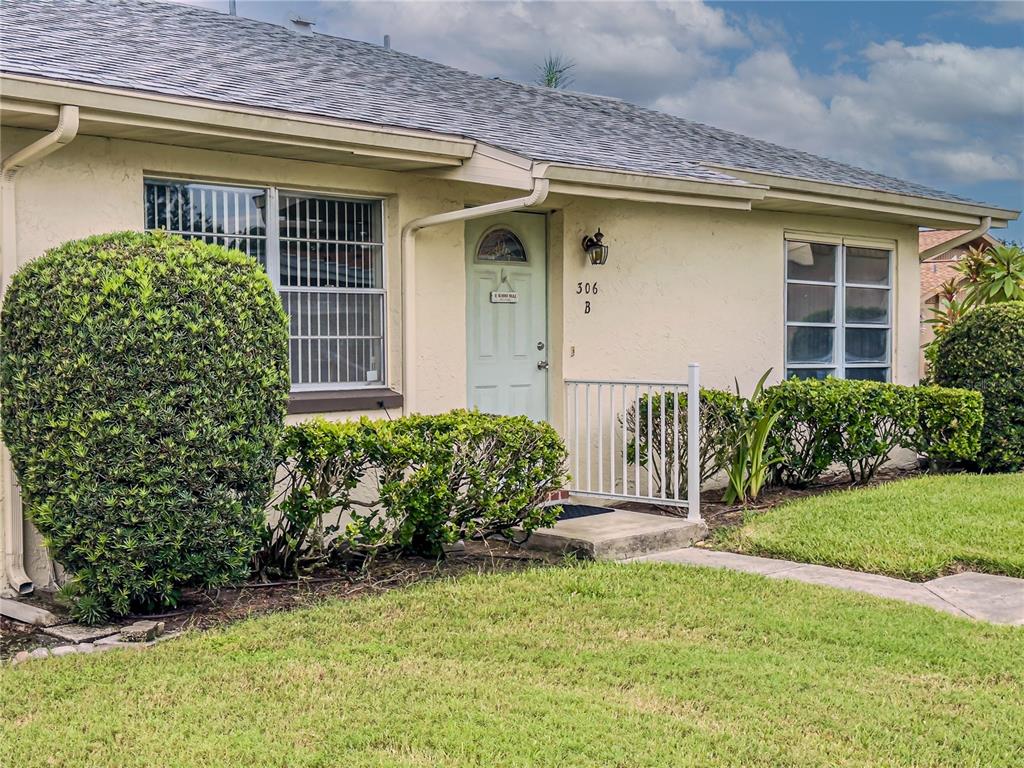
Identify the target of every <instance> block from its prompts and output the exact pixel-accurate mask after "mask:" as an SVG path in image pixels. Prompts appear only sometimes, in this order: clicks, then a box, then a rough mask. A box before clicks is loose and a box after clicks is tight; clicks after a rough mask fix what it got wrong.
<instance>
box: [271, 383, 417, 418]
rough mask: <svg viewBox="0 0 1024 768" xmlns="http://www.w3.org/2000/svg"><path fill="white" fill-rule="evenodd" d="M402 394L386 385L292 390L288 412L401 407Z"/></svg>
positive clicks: (324, 411)
mask: <svg viewBox="0 0 1024 768" xmlns="http://www.w3.org/2000/svg"><path fill="white" fill-rule="evenodd" d="M401 407H402V395H401V393H400V392H395V391H394V390H393V389H388V388H387V387H379V388H376V389H340V390H330V391H326V392H292V393H291V395H290V396H289V397H288V413H289V414H299V413H330V412H332V411H379V410H381V409H383V408H401Z"/></svg>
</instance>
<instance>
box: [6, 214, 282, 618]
mask: <svg viewBox="0 0 1024 768" xmlns="http://www.w3.org/2000/svg"><path fill="white" fill-rule="evenodd" d="M288 387H289V382H288V329H287V322H286V319H285V315H284V312H283V311H282V308H281V303H280V300H279V299H278V297H277V295H276V294H275V292H274V289H273V287H272V286H271V284H270V281H269V279H268V278H267V276H266V274H265V273H264V271H263V269H262V268H261V267H260V266H259V264H257V263H256V262H255V261H254V260H253V259H251V258H249V257H247V256H244V255H243V254H241V253H238V252H234V251H227V250H225V249H223V248H220V247H217V246H212V245H206V244H203V243H201V242H196V241H190V242H186V241H184V240H182V239H181V238H178V237H170V236H167V235H164V234H161V233H155V234H138V233H130V232H129V233H120V234H113V235H104V236H99V237H92V238H89V239H87V240H81V241H76V242H71V243H67V244H65V245H63V246H61V247H60V248H56V249H53V250H51V251H49V252H48V253H46V254H45V255H44V256H42V257H41V258H39V259H37V260H35V261H33V262H31V263H29V264H28V265H26V266H25V267H23V268H22V269H21V270H19V271H18V273H17V274H16V275H15V276H14V279H13V281H12V283H11V286H10V289H9V290H8V292H7V296H6V299H5V301H4V306H3V318H2V334H0V407H2V412H0V415H2V419H3V437H4V440H6V442H7V445H8V446H9V447H10V451H11V457H12V459H13V462H14V466H15V469H16V471H17V473H18V478H19V480H20V483H21V489H22V493H23V496H24V500H25V508H26V511H27V513H28V515H29V517H30V518H31V520H32V522H34V523H35V525H36V526H37V527H38V528H39V530H40V531H41V532H42V533H43V535H44V537H45V538H46V541H47V544H48V546H49V548H50V552H51V554H52V555H53V557H54V558H55V559H56V560H57V561H58V562H59V563H61V565H63V566H64V568H65V569H67V571H68V572H69V573H71V574H72V575H73V578H74V580H75V582H76V584H75V592H76V593H77V594H78V595H80V603H79V610H78V613H79V615H81V616H82V617H83V618H87V619H89V620H92V621H98V620H101V619H103V618H104V617H105V616H107V615H108V614H125V613H128V612H130V611H132V610H135V609H140V608H143V609H145V608H153V607H156V606H163V605H171V604H174V602H175V600H176V599H177V597H178V594H179V589H180V588H181V587H182V586H184V585H189V584H200V585H219V584H224V583H226V582H230V581H232V580H235V579H238V578H241V577H244V576H246V575H247V573H248V567H249V561H250V558H251V556H252V552H253V549H254V547H255V546H256V544H257V541H258V537H259V533H260V530H261V528H262V526H263V523H264V507H265V505H266V502H267V500H268V497H269V493H270V490H271V487H272V478H273V474H272V473H273V468H274V447H275V445H276V443H277V440H278V437H279V435H280V430H281V428H282V424H283V419H284V413H285V407H286V400H287V395H288Z"/></svg>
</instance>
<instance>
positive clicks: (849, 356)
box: [786, 240, 892, 381]
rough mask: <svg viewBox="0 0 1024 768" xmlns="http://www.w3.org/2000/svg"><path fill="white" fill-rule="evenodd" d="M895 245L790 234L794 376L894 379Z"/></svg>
mask: <svg viewBox="0 0 1024 768" xmlns="http://www.w3.org/2000/svg"><path fill="white" fill-rule="evenodd" d="M891 354H892V251H891V250H889V249H884V248H869V247H864V246H860V245H852V244H846V243H815V242H806V241H800V240H787V241H786V376H787V377H791V376H797V377H799V378H817V379H823V378H825V377H826V376H836V377H838V378H847V379H870V380H873V381H888V380H889V379H890V372H891V365H892V361H891Z"/></svg>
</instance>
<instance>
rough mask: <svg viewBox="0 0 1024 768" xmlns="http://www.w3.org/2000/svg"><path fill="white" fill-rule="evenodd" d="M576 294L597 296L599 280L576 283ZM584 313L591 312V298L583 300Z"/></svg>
mask: <svg viewBox="0 0 1024 768" xmlns="http://www.w3.org/2000/svg"><path fill="white" fill-rule="evenodd" d="M576 295H577V296H596V295H597V281H594V282H587V283H576ZM583 314H584V315H589V314H590V299H587V300H586V301H584V302H583Z"/></svg>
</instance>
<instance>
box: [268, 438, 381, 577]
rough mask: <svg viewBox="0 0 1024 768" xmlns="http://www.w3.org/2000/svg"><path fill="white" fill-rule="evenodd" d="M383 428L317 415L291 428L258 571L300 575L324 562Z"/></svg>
mask: <svg viewBox="0 0 1024 768" xmlns="http://www.w3.org/2000/svg"><path fill="white" fill-rule="evenodd" d="M376 439H377V432H376V430H374V429H373V428H372V427H371V426H370V424H369V422H365V421H337V422H335V421H325V420H324V419H312V420H310V421H306V422H303V423H302V424H299V425H296V426H289V427H285V430H284V434H283V435H282V437H281V442H280V444H279V445H278V451H277V463H278V472H277V478H278V480H277V491H278V492H277V495H276V497H275V499H274V501H273V503H272V506H273V510H272V512H271V515H270V518H269V520H268V521H267V524H266V526H264V529H263V536H262V541H261V544H260V548H259V550H258V551H257V553H256V555H255V557H254V558H253V570H254V571H256V572H257V573H260V574H261V575H263V576H265V577H278V576H284V575H289V576H298V575H299V574H300V573H302V572H303V571H307V570H310V569H312V568H314V567H316V566H317V565H320V564H322V563H324V562H325V561H326V560H327V559H328V557H329V556H330V542H331V540H332V537H334V535H335V534H337V533H338V531H339V530H340V527H339V525H338V523H337V516H336V515H332V513H335V512H336V511H337V510H348V509H349V508H350V507H351V505H352V492H353V491H354V490H355V489H356V487H357V486H358V485H359V483H360V482H361V481H362V480H363V478H364V477H365V476H366V474H367V472H368V471H369V469H370V455H371V451H370V449H371V448H372V446H373V445H374V443H375V441H376Z"/></svg>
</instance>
